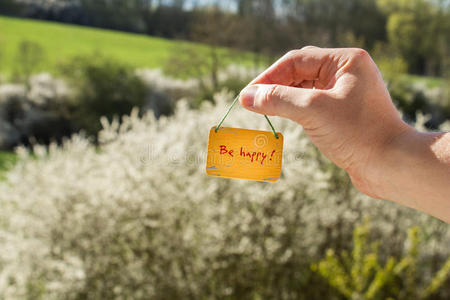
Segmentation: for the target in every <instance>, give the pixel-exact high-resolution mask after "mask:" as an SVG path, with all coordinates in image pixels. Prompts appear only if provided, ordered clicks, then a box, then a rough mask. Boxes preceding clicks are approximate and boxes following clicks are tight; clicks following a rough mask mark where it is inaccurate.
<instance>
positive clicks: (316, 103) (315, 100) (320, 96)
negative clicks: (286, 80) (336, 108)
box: [306, 91, 328, 110]
mask: <svg viewBox="0 0 450 300" xmlns="http://www.w3.org/2000/svg"><path fill="white" fill-rule="evenodd" d="M327 98H328V97H327V94H326V93H325V92H322V91H317V92H314V93H312V94H311V95H310V96H309V97H308V100H307V101H306V106H307V107H309V108H312V109H316V110H321V109H322V108H323V107H324V105H325V104H326V103H325V102H326V101H325V100H326V99H327Z"/></svg>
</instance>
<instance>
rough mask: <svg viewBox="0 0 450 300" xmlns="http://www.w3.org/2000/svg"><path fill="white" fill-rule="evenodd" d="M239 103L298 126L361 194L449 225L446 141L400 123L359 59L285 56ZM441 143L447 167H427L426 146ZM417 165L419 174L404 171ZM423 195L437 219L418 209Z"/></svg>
mask: <svg viewBox="0 0 450 300" xmlns="http://www.w3.org/2000/svg"><path fill="white" fill-rule="evenodd" d="M240 102H241V105H242V106H243V107H245V108H246V109H248V110H251V111H254V112H257V113H261V114H266V115H276V116H281V117H285V118H289V119H291V120H293V121H295V122H298V123H299V124H301V125H302V126H303V127H304V130H305V132H306V134H307V135H308V136H309V137H310V138H311V140H312V142H313V143H314V144H315V145H316V146H317V148H319V150H320V151H321V152H322V153H323V154H324V155H326V156H327V157H328V158H329V159H330V160H332V161H333V162H334V163H336V164H337V165H338V166H339V167H341V168H343V169H345V170H346V171H347V173H348V174H349V175H350V178H351V180H352V182H353V184H354V185H355V187H356V188H358V189H359V190H360V191H361V192H363V193H365V194H367V195H370V196H372V197H375V198H381V199H388V200H393V201H397V202H400V203H402V204H404V205H407V206H410V207H414V208H417V209H421V210H423V211H426V212H429V213H431V214H434V215H436V216H438V217H440V218H442V219H446V220H447V221H448V220H450V201H449V200H448V198H450V197H448V195H449V194H450V190H449V188H448V187H447V186H450V185H449V184H448V180H450V164H448V163H449V162H450V153H449V152H450V151H448V148H450V137H449V135H446V137H445V136H444V135H443V134H441V135H436V134H435V135H430V134H428V135H427V134H420V133H418V132H416V131H415V130H414V129H413V128H411V127H410V126H408V125H407V124H406V123H404V122H403V121H402V120H401V118H400V114H399V113H398V112H397V110H396V108H395V107H394V105H393V103H392V101H391V98H390V95H389V92H388V91H387V89H386V86H385V84H384V82H383V80H382V77H381V74H380V72H379V70H378V68H377V66H376V65H375V63H374V62H373V60H372V59H371V57H370V56H369V54H368V53H367V52H366V51H364V50H362V49H322V48H317V47H311V46H309V47H305V48H303V49H301V50H294V51H291V52H289V53H287V54H286V55H285V56H283V57H282V58H281V59H280V60H278V61H277V62H276V63H275V64H273V65H272V66H271V67H269V68H268V69H267V70H266V71H264V72H263V73H262V74H261V75H259V76H258V77H257V78H255V79H254V80H253V81H252V82H251V83H250V84H249V86H247V87H246V88H245V89H244V90H243V91H242V92H241V96H240ZM441 137H442V138H445V139H443V140H445V143H444V142H441V144H442V143H444V144H443V146H442V147H441V148H446V149H447V150H442V149H441V148H439V147H438V148H439V149H441V150H439V151H441V152H442V151H443V152H445V153H444V155H443V156H442V155H441V157H446V158H448V160H446V159H443V160H442V159H441V160H438V161H434V160H433V157H434V158H436V155H433V153H432V152H433V151H434V150H433V149H432V145H433V144H434V142H436V141H437V140H439V139H440V138H441ZM411 149H415V151H411ZM436 149H437V148H435V150H436ZM410 153H412V154H410ZM413 154H414V155H413ZM441 154H442V153H441ZM400 162H401V163H402V165H399V163H400ZM419 162H420V163H421V167H422V169H419V170H416V169H412V168H411V167H410V166H411V165H412V166H414V165H417V164H418V163H419ZM422 163H423V164H422ZM405 173H406V174H405ZM446 176H447V177H446ZM436 177H438V178H436ZM424 178H426V179H424ZM418 179H421V181H420V183H421V184H423V185H424V186H425V187H424V186H420V184H419V185H418V184H417V180H418ZM427 180H428V181H430V182H429V183H428V181H427ZM446 182H447V184H446ZM417 189H420V190H417ZM436 190H437V191H438V192H437V193H436ZM427 192H429V193H428V194H426V195H424V193H427ZM430 193H431V194H430ZM430 195H431V196H432V197H434V199H435V201H436V202H435V203H434V206H436V204H437V203H439V205H441V206H439V205H437V208H438V210H439V208H440V211H442V209H444V211H445V209H447V211H446V212H444V214H442V213H440V212H439V211H435V208H433V207H430V206H429V205H428V206H427V204H425V205H424V204H423V203H419V202H420V200H421V199H422V198H421V197H425V198H426V197H429V196H430ZM405 198H406V199H410V200H404V199H405ZM422 202H423V201H422Z"/></svg>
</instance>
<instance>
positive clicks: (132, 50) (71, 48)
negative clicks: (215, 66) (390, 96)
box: [0, 17, 206, 74]
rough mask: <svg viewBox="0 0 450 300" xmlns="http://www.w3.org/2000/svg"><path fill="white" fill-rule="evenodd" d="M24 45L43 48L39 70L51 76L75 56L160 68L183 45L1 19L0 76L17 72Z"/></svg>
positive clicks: (168, 41)
mask: <svg viewBox="0 0 450 300" xmlns="http://www.w3.org/2000/svg"><path fill="white" fill-rule="evenodd" d="M21 41H32V42H35V43H37V44H39V45H40V46H41V47H42V49H43V50H44V59H43V61H42V63H40V64H39V66H38V69H39V70H40V71H49V72H54V71H55V70H57V67H58V65H59V64H61V63H63V62H65V61H67V60H68V59H71V58H73V57H74V56H79V55H84V54H86V55H88V54H92V53H95V52H98V53H101V54H103V55H106V56H108V57H112V58H115V59H117V60H118V61H121V62H124V63H127V64H129V65H131V66H133V67H149V68H158V67H162V66H163V65H164V63H165V61H166V60H167V58H168V57H169V55H170V54H171V53H172V52H173V51H175V50H174V49H176V47H179V46H180V45H181V43H182V42H180V41H173V40H167V39H162V38H156V37H150V36H146V35H140V34H131V33H124V32H119V31H112V30H103V29H93V28H88V27H82V26H74V25H67V24H61V23H54V22H44V21H34V20H28V19H16V18H9V17H0V53H1V54H0V73H5V74H10V73H11V72H12V70H13V69H14V64H15V61H17V49H18V45H19V44H20V42H21ZM183 43H185V42H183ZM189 44H191V45H193V46H194V47H198V49H199V51H204V50H206V47H205V46H203V45H199V44H193V43H189Z"/></svg>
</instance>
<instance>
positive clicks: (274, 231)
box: [0, 93, 450, 299]
mask: <svg viewBox="0 0 450 300" xmlns="http://www.w3.org/2000/svg"><path fill="white" fill-rule="evenodd" d="M231 99H232V95H231V94H227V93H221V94H219V95H217V96H216V103H217V104H215V105H213V104H211V103H209V102H206V103H204V105H203V106H202V107H201V108H200V109H198V110H190V109H189V108H188V105H187V103H186V102H183V101H181V102H179V103H178V105H177V108H176V111H175V113H174V115H173V116H171V117H161V118H160V119H158V120H156V119H155V118H154V116H153V114H152V113H149V114H146V115H145V116H144V117H143V118H139V117H138V113H137V111H134V112H133V113H132V114H131V115H130V116H128V117H125V118H124V119H123V122H122V123H121V125H119V122H117V120H115V121H113V122H110V123H109V122H107V121H106V120H105V119H104V120H102V123H103V129H102V130H101V131H100V134H99V141H100V146H99V147H96V146H93V145H92V144H90V143H89V141H88V140H87V139H86V138H84V137H83V136H74V137H73V138H72V139H71V140H70V141H68V142H66V143H65V144H64V145H63V146H62V147H57V146H55V145H50V146H49V147H48V148H46V147H43V146H36V147H35V148H34V152H33V155H32V156H31V154H30V153H28V152H27V151H26V150H24V149H20V150H19V151H18V152H19V154H20V157H21V158H20V160H19V162H18V163H17V165H16V167H15V168H14V169H13V170H11V171H10V172H9V173H8V174H7V178H6V180H5V181H3V182H1V183H0V245H1V247H0V295H1V296H2V297H3V298H5V299H24V298H26V297H29V298H32V299H40V298H41V299H341V296H340V294H339V292H338V291H336V290H335V289H334V288H332V287H330V286H329V285H328V283H327V282H326V280H324V279H323V278H322V277H321V276H320V275H318V274H317V273H315V272H312V271H311V269H310V265H311V263H314V262H317V261H319V260H320V259H321V258H322V257H323V256H324V255H325V252H326V250H327V249H329V248H332V249H334V251H336V253H338V252H340V251H344V250H346V251H350V250H351V247H352V242H351V241H352V231H353V228H354V224H355V223H357V222H359V221H360V220H361V219H362V218H363V217H364V216H369V217H370V218H371V221H372V224H373V236H374V238H375V239H376V240H379V241H380V248H379V257H380V259H383V258H387V257H390V256H392V257H400V256H401V254H402V253H403V250H404V248H405V245H404V241H405V237H406V228H409V227H411V226H413V225H415V226H418V227H419V228H421V230H422V231H423V232H424V240H423V245H424V248H423V249H424V250H423V251H422V252H421V256H420V259H419V261H420V264H421V265H422V266H423V267H424V268H423V269H424V270H425V271H423V272H422V273H421V274H419V275H420V276H421V277H422V278H423V279H424V280H428V279H429V278H430V274H432V273H433V272H434V271H435V270H437V269H439V268H440V265H441V264H442V263H443V262H444V261H445V260H446V259H447V257H448V256H449V248H448V245H449V243H450V231H449V230H448V225H446V224H444V223H443V222H440V221H438V220H436V219H433V218H431V217H428V216H426V215H424V214H421V213H417V212H415V211H412V210H410V209H407V208H403V207H400V206H398V205H395V204H392V203H389V202H382V201H379V200H376V201H375V200H373V199H370V198H368V197H366V196H363V195H362V194H360V193H358V192H357V191H356V190H354V189H353V188H352V186H351V183H350V181H349V180H348V178H347V176H346V175H345V174H344V173H343V172H342V171H340V170H338V169H337V168H335V167H333V165H332V164H330V163H329V162H328V161H327V160H326V159H325V158H324V157H323V156H322V155H321V154H320V153H319V152H318V151H317V150H316V149H315V148H314V147H313V146H312V145H311V143H310V142H309V140H308V139H307V137H305V135H304V133H303V131H302V129H301V127H300V126H298V125H297V124H294V123H293V122H290V121H286V120H281V119H275V118H274V125H275V127H276V129H277V130H278V131H281V132H283V134H284V137H285V142H284V160H283V174H282V178H281V179H280V180H279V181H278V182H277V183H274V184H267V183H259V182H249V181H241V180H230V179H218V178H213V177H208V176H206V174H205V170H204V168H205V157H206V153H205V151H206V146H207V139H208V131H209V129H210V127H211V126H214V125H215V124H216V123H217V121H218V120H219V118H220V117H221V116H222V114H223V113H224V111H225V109H226V104H228V103H229V102H230V101H231ZM226 123H227V124H226V125H232V126H235V127H243V128H254V129H268V125H267V123H266V121H265V119H264V118H263V117H261V116H259V115H256V114H253V113H250V112H248V111H244V110H243V109H240V108H239V109H237V108H236V109H235V110H234V111H233V113H232V114H231V115H230V116H229V118H228V119H227V121H226ZM443 286H444V288H442V289H441V290H439V291H438V292H437V293H436V294H434V296H436V297H438V298H436V299H439V297H440V298H441V299H444V298H445V297H448V296H449V295H450V289H449V286H450V285H448V284H447V285H445V284H444V285H443Z"/></svg>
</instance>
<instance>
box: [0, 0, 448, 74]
mask: <svg viewBox="0 0 450 300" xmlns="http://www.w3.org/2000/svg"><path fill="white" fill-rule="evenodd" d="M224 2H225V1H219V0H210V1H208V2H207V3H206V4H205V2H204V1H202V2H199V1H196V0H127V1H122V0H96V1H91V0H52V1H49V0H42V1H31V0H2V1H1V3H0V14H6V15H12V16H20V17H29V18H37V19H44V20H52V21H58V22H65V23H72V24H79V25H85V26H92V27H100V28H108V29H114V30H122V31H128V32H137V33H143V34H148V35H153V36H161V37H166V38H176V39H183V40H190V41H198V42H203V43H207V44H209V45H212V46H214V47H216V46H217V47H219V46H220V47H223V46H225V47H230V48H235V49H238V50H243V51H250V52H252V53H254V54H255V56H254V57H255V65H258V64H259V63H260V60H262V59H263V58H273V57H276V56H279V55H280V54H282V53H284V52H286V51H287V50H288V49H294V48H299V47H302V46H304V45H308V44H314V45H318V46H324V47H342V46H358V47H363V48H365V49H368V50H370V51H373V52H375V53H377V54H379V55H383V56H391V57H400V58H401V59H402V60H404V62H405V64H406V66H407V71H408V72H410V73H415V74H421V75H433V76H441V75H446V72H448V69H449V56H450V51H449V49H450V1H449V0H231V1H226V3H227V4H226V5H224Z"/></svg>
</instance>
